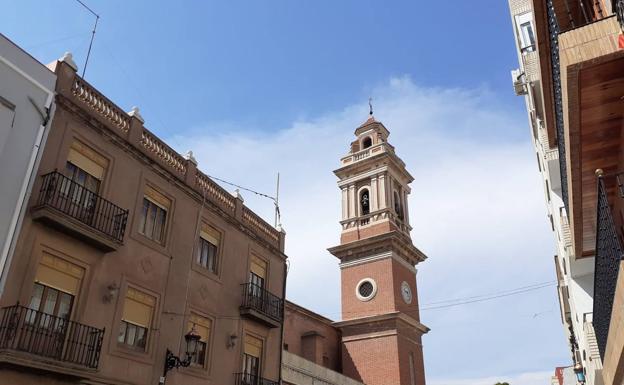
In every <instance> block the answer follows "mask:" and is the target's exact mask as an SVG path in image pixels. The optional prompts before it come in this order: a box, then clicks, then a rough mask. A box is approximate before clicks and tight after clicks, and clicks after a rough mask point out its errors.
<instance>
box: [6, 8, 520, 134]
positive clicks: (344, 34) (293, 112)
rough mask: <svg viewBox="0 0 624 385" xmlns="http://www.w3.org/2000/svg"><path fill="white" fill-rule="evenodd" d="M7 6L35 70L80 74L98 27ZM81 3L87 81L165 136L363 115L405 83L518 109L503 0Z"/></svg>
mask: <svg viewBox="0 0 624 385" xmlns="http://www.w3.org/2000/svg"><path fill="white" fill-rule="evenodd" d="M2 2H4V3H8V4H6V6H5V7H4V9H5V10H8V12H7V11H3V14H2V16H0V21H2V25H3V32H4V33H6V34H8V35H9V37H11V38H12V39H14V40H15V42H16V43H18V44H19V45H21V46H23V47H25V48H26V49H28V50H29V52H31V53H32V54H33V55H34V56H35V57H37V58H39V59H40V60H43V61H50V60H52V59H55V58H57V57H58V56H59V53H62V51H64V50H71V51H72V52H73V53H74V55H75V57H76V61H77V63H78V64H79V66H80V67H81V68H82V67H83V63H84V59H85V56H86V52H87V48H88V41H89V36H90V31H91V28H92V24H93V18H92V16H91V15H90V14H89V13H88V12H87V11H85V10H84V9H82V8H81V7H80V5H79V4H78V3H77V2H76V1H74V0H61V1H54V2H40V1H34V0H21V1H6V0H3V1H2ZM88 4H89V5H90V6H91V7H92V8H93V9H94V10H95V11H96V12H97V13H99V14H100V16H101V19H100V23H99V26H98V32H97V34H96V39H95V45H94V49H93V51H92V55H91V60H90V63H89V66H88V73H87V75H86V78H87V80H89V81H91V82H92V83H94V84H97V85H98V87H99V88H100V89H101V90H103V91H104V92H105V94H106V95H109V96H111V97H112V98H113V99H114V100H115V101H116V102H117V103H118V104H119V105H121V106H130V105H134V104H139V106H140V107H141V110H142V111H144V115H146V116H149V117H150V121H151V122H152V123H151V125H152V126H153V128H154V129H155V130H157V131H160V132H161V133H164V132H170V131H177V130H178V129H179V127H185V128H188V127H194V126H196V125H197V123H198V122H203V121H205V120H206V119H209V120H211V121H215V122H228V123H229V124H232V123H233V122H240V123H241V125H244V126H253V127H254V128H256V129H258V130H274V129H276V127H280V126H284V125H285V124H287V122H290V121H292V120H293V119H297V118H301V117H306V116H314V115H316V114H318V113H320V112H322V111H327V110H332V109H335V108H336V106H341V105H345V104H347V103H350V102H351V101H353V100H361V101H362V103H363V104H366V101H367V99H368V97H369V96H370V94H371V90H372V89H373V88H374V87H375V86H377V85H379V84H380V83H383V82H385V81H386V80H387V79H388V78H389V77H390V76H400V75H405V74H408V75H410V76H411V77H412V78H413V79H414V81H415V82H416V83H418V84H421V85H424V86H436V87H482V86H486V87H489V88H491V89H492V90H494V91H496V92H498V93H499V98H501V99H502V100H501V101H503V102H505V103H507V104H509V105H512V106H514V108H518V106H519V105H520V103H518V101H517V100H514V97H513V95H512V93H510V92H508V90H509V68H510V67H511V66H513V65H514V61H515V60H516V57H515V53H514V49H513V44H512V40H511V38H512V35H511V28H510V23H509V16H508V11H507V8H506V3H505V2H503V1H500V0H485V1H481V2H474V1H459V0H458V1H430V2H427V1H386V2H381V1H370V0H358V1H355V0H353V1H288V0H282V1H279V0H275V1H273V0H272V1H255V2H254V1H238V0H234V1H220V2H217V1H205V2H191V1H188V2H183V1H181V2H167V3H163V2H153V1H143V2H141V1H132V2H129V1H91V2H89V3H88ZM24 20H30V21H31V22H28V23H25V22H24ZM173 95H175V97H172V96H173ZM373 96H374V95H373ZM163 106H167V108H163Z"/></svg>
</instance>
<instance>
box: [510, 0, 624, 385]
mask: <svg viewBox="0 0 624 385" xmlns="http://www.w3.org/2000/svg"><path fill="white" fill-rule="evenodd" d="M509 5H510V10H511V14H512V24H513V27H514V35H515V37H516V45H517V48H518V58H519V63H520V69H519V70H517V71H514V72H513V74H512V78H513V83H514V89H515V91H516V93H517V94H519V95H524V97H525V101H526V104H527V110H528V113H529V121H530V125H531V130H532V135H533V139H534V144H535V149H536V153H537V159H538V167H539V170H540V171H541V172H542V175H543V178H544V182H545V191H546V198H547V199H546V200H547V202H548V214H549V218H550V220H551V223H552V226H553V231H554V234H555V239H556V241H557V255H556V256H555V271H556V276H557V280H558V293H559V299H560V304H561V315H562V322H563V325H564V329H565V331H566V333H567V336H568V340H569V343H570V349H571V352H572V364H573V367H574V370H575V373H576V374H577V381H578V382H579V383H588V384H602V383H604V384H621V383H622V381H623V378H624V366H623V362H622V348H623V344H624V336H622V327H621V325H622V323H621V318H622V312H624V308H622V307H621V306H622V304H621V302H618V300H617V298H618V296H617V294H616V287H617V283H618V280H620V278H621V274H618V272H619V269H620V264H621V259H622V252H621V250H622V248H621V244H622V243H621V242H622V218H624V217H623V216H622V213H621V211H620V208H621V203H620V202H619V201H620V200H621V199H622V192H623V191H624V190H622V189H621V186H622V184H621V183H620V180H621V174H620V173H621V172H622V171H623V170H624V169H623V166H624V164H622V161H623V159H624V158H623V157H622V150H621V149H622V139H623V138H622V136H621V130H622V127H623V120H622V114H623V112H624V105H623V104H622V103H623V102H622V101H623V99H622V97H621V96H622V95H624V60H623V59H624V50H622V47H624V38H623V37H622V25H623V22H622V20H623V18H622V12H624V3H623V2H621V1H613V2H611V1H602V0H596V1H586V0H532V1H522V0H510V1H509ZM555 157H556V158H557V159H556V160H555ZM618 275H619V276H618ZM622 291H624V288H622V290H621V291H619V292H618V293H621V295H624V292H622ZM618 322H619V326H618Z"/></svg>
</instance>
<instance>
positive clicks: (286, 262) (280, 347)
mask: <svg viewBox="0 0 624 385" xmlns="http://www.w3.org/2000/svg"><path fill="white" fill-rule="evenodd" d="M287 277H288V260H286V261H284V284H283V285H282V323H281V326H280V346H279V385H282V356H283V355H284V321H285V318H286V278H287Z"/></svg>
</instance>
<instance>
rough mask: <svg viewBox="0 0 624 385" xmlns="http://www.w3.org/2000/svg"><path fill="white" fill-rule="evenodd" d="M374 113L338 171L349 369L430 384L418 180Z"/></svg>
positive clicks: (379, 382)
mask: <svg viewBox="0 0 624 385" xmlns="http://www.w3.org/2000/svg"><path fill="white" fill-rule="evenodd" d="M389 134H390V133H389V131H388V130H387V129H386V127H385V126H384V125H383V124H382V123H380V122H378V121H376V120H375V118H374V117H373V116H372V113H371V116H370V118H369V119H368V120H367V121H366V122H365V123H364V124H362V125H361V126H360V127H358V128H357V129H356V130H355V136H356V139H355V140H354V141H353V142H352V143H351V150H350V151H349V153H348V155H346V156H344V157H343V158H342V159H341V160H340V163H341V165H340V168H338V169H337V170H335V171H334V173H335V174H336V176H337V177H338V178H339V181H338V186H339V187H340V189H341V191H342V220H341V221H340V224H341V226H342V233H341V236H340V245H338V246H335V247H332V248H330V249H329V252H330V253H332V254H333V255H334V256H336V257H337V258H338V259H339V260H340V270H341V290H342V321H340V322H337V323H336V326H337V327H339V328H340V329H341V331H342V363H343V373H344V374H346V375H348V376H350V377H352V378H355V379H358V380H360V381H361V382H363V383H365V384H366V385H424V384H425V373H424V365H423V350H422V342H421V337H422V335H423V334H425V333H427V332H428V331H429V329H428V328H427V327H426V326H424V325H423V324H421V323H420V316H419V310H418V296H417V289H416V268H415V265H416V264H418V263H419V262H422V261H424V260H425V258H427V257H426V256H425V255H424V254H423V253H422V252H421V251H420V250H418V249H417V248H416V247H415V246H414V245H413V244H412V240H411V238H410V230H411V227H410V222H409V214H408V196H409V193H410V187H409V184H410V183H411V182H412V181H413V180H414V178H413V177H412V176H411V175H410V173H409V172H408V171H407V170H406V168H405V163H403V161H402V160H401V159H400V158H399V157H398V156H397V155H396V153H395V151H394V147H393V146H392V145H391V144H390V143H388V135H389Z"/></svg>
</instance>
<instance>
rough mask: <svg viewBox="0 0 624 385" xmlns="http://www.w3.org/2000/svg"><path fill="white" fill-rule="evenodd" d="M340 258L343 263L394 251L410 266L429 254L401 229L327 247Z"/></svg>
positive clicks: (394, 253) (421, 260)
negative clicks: (420, 248) (419, 247)
mask: <svg viewBox="0 0 624 385" xmlns="http://www.w3.org/2000/svg"><path fill="white" fill-rule="evenodd" d="M327 251H329V252H330V253H331V254H332V255H334V256H335V257H336V258H338V259H340V262H341V263H347V262H350V261H355V260H361V259H363V258H367V257H370V256H373V255H378V254H381V253H384V252H392V253H393V255H396V256H397V257H399V258H402V259H403V260H404V261H406V262H407V263H408V264H409V265H410V266H414V265H416V264H418V263H419V262H423V261H424V260H425V259H427V256H426V255H425V254H424V253H423V252H422V251H420V250H419V249H418V248H417V247H416V246H414V245H413V244H412V241H411V240H410V239H409V238H408V237H406V236H405V235H404V234H403V233H401V232H399V231H391V232H388V233H383V234H380V235H376V236H373V237H370V238H363V239H360V240H357V241H354V242H349V243H345V244H341V245H338V246H334V247H330V248H329V249H327Z"/></svg>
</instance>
